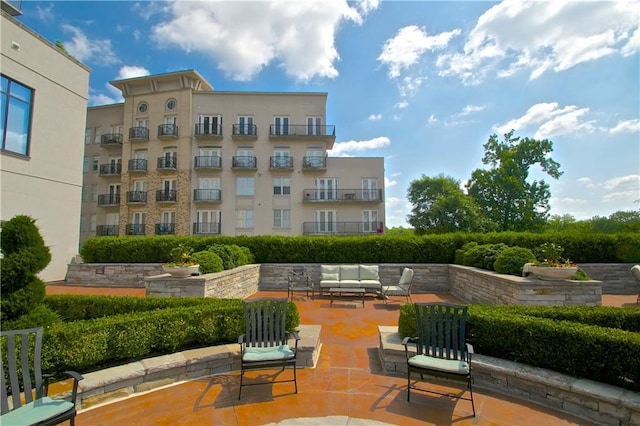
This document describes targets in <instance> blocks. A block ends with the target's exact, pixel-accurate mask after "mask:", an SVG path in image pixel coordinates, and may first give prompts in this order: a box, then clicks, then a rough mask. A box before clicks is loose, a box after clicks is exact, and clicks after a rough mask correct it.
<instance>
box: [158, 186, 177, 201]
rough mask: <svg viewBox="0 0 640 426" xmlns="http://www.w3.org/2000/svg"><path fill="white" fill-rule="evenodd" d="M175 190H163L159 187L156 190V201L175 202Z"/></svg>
mask: <svg viewBox="0 0 640 426" xmlns="http://www.w3.org/2000/svg"><path fill="white" fill-rule="evenodd" d="M176 197H177V194H176V191H174V190H163V189H160V190H158V191H156V201H157V202H158V203H175V202H176Z"/></svg>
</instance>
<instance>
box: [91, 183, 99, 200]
mask: <svg viewBox="0 0 640 426" xmlns="http://www.w3.org/2000/svg"><path fill="white" fill-rule="evenodd" d="M89 190H90V191H91V193H90V194H91V195H90V197H91V199H90V201H98V184H97V183H92V184H91V187H90V188H89Z"/></svg>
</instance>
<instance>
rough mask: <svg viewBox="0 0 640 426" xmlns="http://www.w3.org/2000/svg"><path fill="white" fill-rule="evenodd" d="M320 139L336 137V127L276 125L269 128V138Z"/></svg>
mask: <svg viewBox="0 0 640 426" xmlns="http://www.w3.org/2000/svg"><path fill="white" fill-rule="evenodd" d="M274 136H275V137H288V136H295V137H300V136H303V137H320V138H326V137H328V136H331V137H335V136H336V126H333V125H331V126H324V125H316V124H289V125H282V124H280V125H276V124H272V125H270V126H269V137H274Z"/></svg>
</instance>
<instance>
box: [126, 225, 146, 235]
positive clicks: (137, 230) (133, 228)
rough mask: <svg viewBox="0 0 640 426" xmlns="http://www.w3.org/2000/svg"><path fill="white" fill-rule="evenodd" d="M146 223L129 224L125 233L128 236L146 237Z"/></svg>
mask: <svg viewBox="0 0 640 426" xmlns="http://www.w3.org/2000/svg"><path fill="white" fill-rule="evenodd" d="M144 228H145V226H144V223H127V226H126V227H125V233H126V234H127V235H145V229H144Z"/></svg>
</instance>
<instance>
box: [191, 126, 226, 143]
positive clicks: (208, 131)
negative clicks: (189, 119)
mask: <svg viewBox="0 0 640 426" xmlns="http://www.w3.org/2000/svg"><path fill="white" fill-rule="evenodd" d="M195 136H196V139H205V140H206V139H222V125H221V124H219V125H217V126H214V125H212V124H202V123H198V124H196V129H195Z"/></svg>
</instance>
